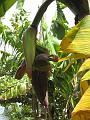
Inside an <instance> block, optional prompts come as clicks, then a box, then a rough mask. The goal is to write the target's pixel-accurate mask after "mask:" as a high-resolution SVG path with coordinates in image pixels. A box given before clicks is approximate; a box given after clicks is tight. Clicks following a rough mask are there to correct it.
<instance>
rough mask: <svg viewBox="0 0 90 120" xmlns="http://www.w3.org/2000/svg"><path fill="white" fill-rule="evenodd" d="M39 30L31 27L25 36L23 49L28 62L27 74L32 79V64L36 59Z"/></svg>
mask: <svg viewBox="0 0 90 120" xmlns="http://www.w3.org/2000/svg"><path fill="white" fill-rule="evenodd" d="M36 35H37V29H36V28H34V27H29V28H28V29H27V30H26V31H25V32H24V34H23V49H24V55H25V61H26V72H27V74H28V76H29V78H31V74H32V64H33V62H34V58H35V49H36Z"/></svg>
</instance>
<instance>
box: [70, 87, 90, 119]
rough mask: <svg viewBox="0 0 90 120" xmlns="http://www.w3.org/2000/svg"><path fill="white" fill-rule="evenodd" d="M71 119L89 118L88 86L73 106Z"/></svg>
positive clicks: (89, 91) (89, 99) (89, 96)
mask: <svg viewBox="0 0 90 120" xmlns="http://www.w3.org/2000/svg"><path fill="white" fill-rule="evenodd" d="M71 120H90V87H89V88H88V89H87V90H86V91H85V93H84V95H83V96H82V98H81V99H80V101H79V103H78V104H77V105H76V107H75V108H74V110H73V112H72V117H71Z"/></svg>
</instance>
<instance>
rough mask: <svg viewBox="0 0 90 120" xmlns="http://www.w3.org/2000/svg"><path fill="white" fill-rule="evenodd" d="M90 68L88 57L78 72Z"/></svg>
mask: <svg viewBox="0 0 90 120" xmlns="http://www.w3.org/2000/svg"><path fill="white" fill-rule="evenodd" d="M88 69H90V58H88V59H86V60H85V61H84V63H83V64H82V65H81V67H80V68H79V71H78V73H79V72H82V71H85V70H88Z"/></svg>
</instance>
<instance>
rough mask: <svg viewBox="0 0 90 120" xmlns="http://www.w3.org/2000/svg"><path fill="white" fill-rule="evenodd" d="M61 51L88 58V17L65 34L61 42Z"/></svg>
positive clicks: (89, 22)
mask: <svg viewBox="0 0 90 120" xmlns="http://www.w3.org/2000/svg"><path fill="white" fill-rule="evenodd" d="M61 50H62V51H63V52H70V53H80V54H84V55H86V56H90V15H88V16H86V17H85V18H83V19H82V20H81V21H80V22H79V23H78V24H77V25H76V26H75V27H73V28H72V29H71V30H70V31H69V33H67V35H66V36H65V37H64V38H63V40H62V42H61Z"/></svg>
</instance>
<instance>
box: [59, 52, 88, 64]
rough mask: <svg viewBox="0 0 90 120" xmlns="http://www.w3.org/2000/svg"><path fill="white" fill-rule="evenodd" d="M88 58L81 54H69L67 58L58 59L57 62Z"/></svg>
mask: <svg viewBox="0 0 90 120" xmlns="http://www.w3.org/2000/svg"><path fill="white" fill-rule="evenodd" d="M87 57H88V56H86V55H83V54H74V53H73V54H71V55H69V56H66V57H64V58H59V61H58V62H62V61H64V60H69V59H82V58H87Z"/></svg>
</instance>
